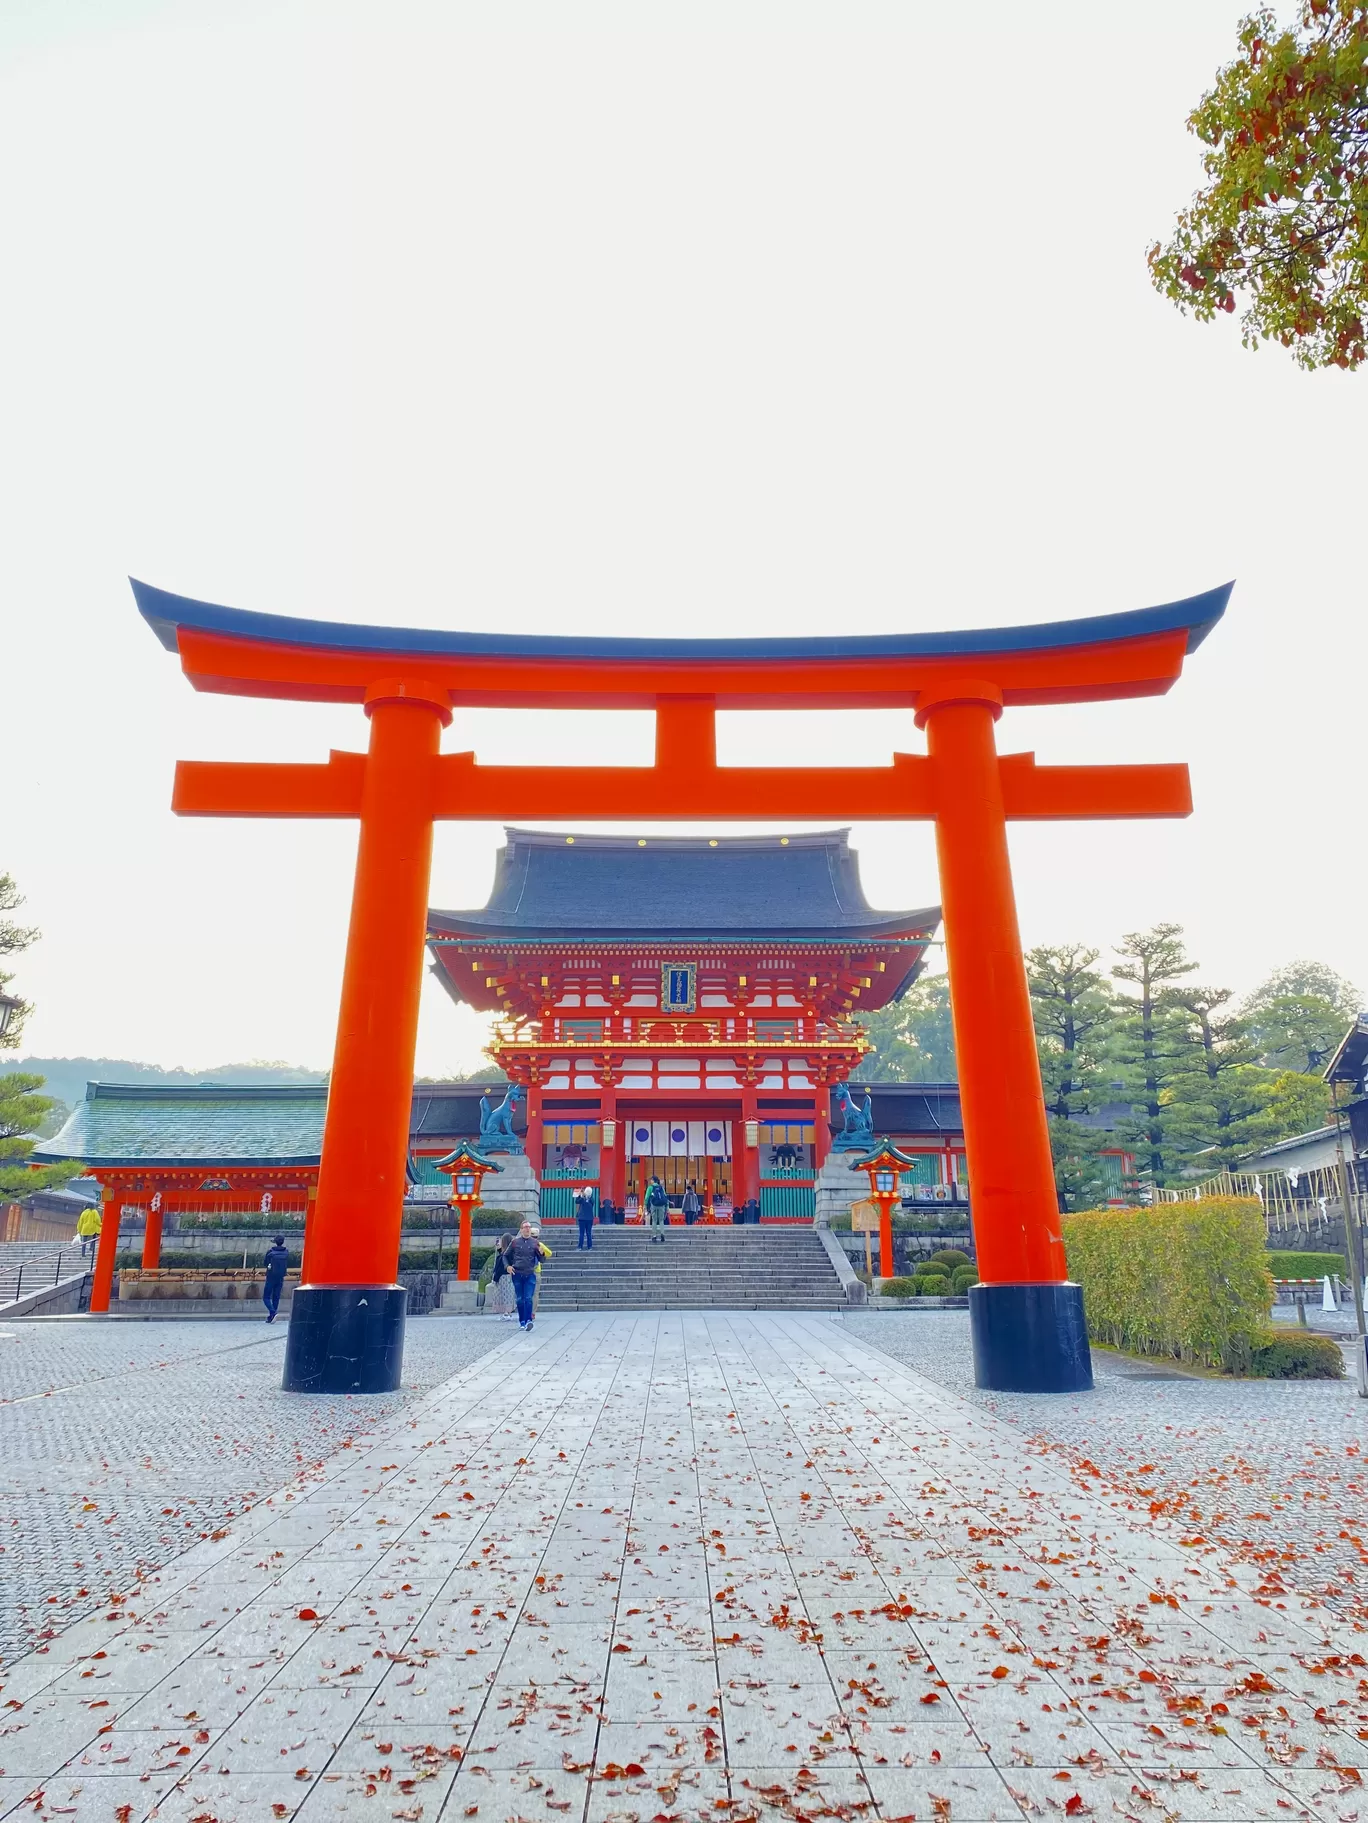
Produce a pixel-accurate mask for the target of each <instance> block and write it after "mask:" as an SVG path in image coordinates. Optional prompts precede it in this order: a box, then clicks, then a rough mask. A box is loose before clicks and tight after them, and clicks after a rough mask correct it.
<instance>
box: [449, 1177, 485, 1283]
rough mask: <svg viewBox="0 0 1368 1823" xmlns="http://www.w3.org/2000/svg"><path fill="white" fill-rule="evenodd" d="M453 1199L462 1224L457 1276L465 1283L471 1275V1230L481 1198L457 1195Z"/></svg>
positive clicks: (457, 1257) (458, 1218)
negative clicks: (476, 1207)
mask: <svg viewBox="0 0 1368 1823" xmlns="http://www.w3.org/2000/svg"><path fill="white" fill-rule="evenodd" d="M451 1200H452V1202H453V1203H454V1204H455V1205H456V1219H457V1222H458V1223H459V1225H460V1238H459V1239H458V1241H457V1243H456V1277H457V1278H458V1279H460V1280H461V1281H462V1283H464V1282H465V1280H467V1279H468V1278H469V1277H470V1230H471V1228H472V1226H473V1221H472V1217H473V1215H474V1212H475V1205H476V1203H477V1202H479V1200H480V1199H479V1198H478V1197H476V1196H455V1197H453V1198H452V1199H451Z"/></svg>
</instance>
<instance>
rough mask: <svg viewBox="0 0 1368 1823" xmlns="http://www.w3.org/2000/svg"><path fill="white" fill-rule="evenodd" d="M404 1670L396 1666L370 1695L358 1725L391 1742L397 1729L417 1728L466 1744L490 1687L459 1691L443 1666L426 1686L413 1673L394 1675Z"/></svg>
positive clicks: (447, 1739) (367, 1696)
mask: <svg viewBox="0 0 1368 1823" xmlns="http://www.w3.org/2000/svg"><path fill="white" fill-rule="evenodd" d="M402 1671H403V1668H402V1667H401V1666H398V1665H396V1666H394V1667H393V1670H392V1672H391V1674H390V1675H388V1676H386V1677H385V1679H384V1680H383V1681H382V1682H381V1683H380V1684H379V1685H378V1686H377V1688H376V1689H375V1690H373V1691H370V1692H367V1693H366V1700H365V1703H364V1705H363V1706H362V1710H361V1718H360V1722H359V1724H358V1726H359V1727H360V1728H361V1729H362V1730H363V1731H364V1730H367V1729H372V1728H373V1729H374V1730H375V1731H376V1735H377V1738H378V1739H380V1740H389V1739H390V1738H391V1737H392V1736H393V1734H394V1732H395V1730H396V1729H403V1728H405V1727H414V1728H424V1729H427V1730H429V1731H431V1730H432V1729H438V1730H440V1731H443V1732H442V1733H441V1738H442V1739H443V1740H445V1741H464V1740H465V1739H466V1737H467V1736H468V1735H469V1733H470V1730H471V1728H472V1727H473V1726H474V1724H475V1718H476V1717H477V1716H478V1714H479V1712H480V1706H481V1704H482V1703H483V1702H484V1700H485V1693H486V1691H487V1689H488V1686H487V1685H486V1684H484V1683H483V1682H481V1684H480V1687H479V1690H478V1691H477V1692H472V1691H467V1690H465V1689H457V1688H455V1687H454V1686H453V1683H452V1680H451V1678H450V1677H448V1676H447V1675H446V1673H445V1670H444V1669H443V1668H441V1667H439V1668H438V1673H437V1675H436V1677H435V1678H434V1681H433V1682H432V1683H424V1682H423V1681H422V1676H420V1675H417V1674H415V1673H414V1672H412V1671H409V1672H408V1673H407V1674H406V1675H401V1676H400V1677H398V1678H396V1677H395V1676H394V1675H393V1672H400V1673H402ZM432 1739H434V1740H436V1739H438V1735H436V1734H434V1735H432Z"/></svg>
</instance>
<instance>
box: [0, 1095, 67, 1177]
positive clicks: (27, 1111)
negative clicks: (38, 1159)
mask: <svg viewBox="0 0 1368 1823" xmlns="http://www.w3.org/2000/svg"><path fill="white" fill-rule="evenodd" d="M42 1086H43V1079H42V1077H41V1076H29V1075H26V1074H24V1073H23V1072H21V1071H18V1070H15V1071H13V1072H11V1073H9V1074H6V1075H4V1076H0V1196H2V1197H24V1196H31V1195H32V1194H33V1192H34V1191H35V1190H51V1189H53V1188H54V1187H55V1186H56V1185H58V1184H64V1183H66V1181H67V1179H68V1178H72V1177H75V1176H76V1175H77V1174H78V1173H79V1171H80V1169H81V1167H80V1165H79V1164H62V1165H40V1166H36V1167H35V1166H33V1165H29V1164H26V1163H25V1160H26V1159H27V1158H28V1157H29V1155H30V1153H31V1152H32V1151H33V1148H34V1146H35V1145H36V1144H37V1140H36V1139H35V1137H34V1136H35V1134H36V1133H37V1132H38V1129H39V1128H40V1127H41V1126H42V1124H43V1121H44V1119H45V1118H46V1117H47V1115H48V1114H50V1113H51V1112H52V1110H53V1108H55V1107H56V1105H57V1104H56V1102H55V1101H54V1100H53V1099H52V1097H51V1096H50V1095H40V1094H39V1093H38V1091H39V1090H40V1089H41V1088H42Z"/></svg>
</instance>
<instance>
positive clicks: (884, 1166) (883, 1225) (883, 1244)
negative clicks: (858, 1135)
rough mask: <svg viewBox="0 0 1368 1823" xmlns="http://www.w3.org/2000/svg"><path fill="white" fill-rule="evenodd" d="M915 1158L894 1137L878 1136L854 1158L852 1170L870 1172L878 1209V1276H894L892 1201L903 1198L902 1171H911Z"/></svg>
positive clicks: (870, 1183)
mask: <svg viewBox="0 0 1368 1823" xmlns="http://www.w3.org/2000/svg"><path fill="white" fill-rule="evenodd" d="M916 1162H917V1161H916V1159H915V1158H912V1157H910V1156H909V1155H908V1154H907V1153H906V1152H900V1151H899V1150H898V1148H897V1147H896V1146H895V1145H894V1144H893V1141H892V1140H891V1139H876V1140H875V1142H874V1144H873V1147H872V1148H871V1150H870V1151H868V1152H866V1153H864V1154H863V1156H862V1157H860V1158H852V1159H851V1161H850V1169H851V1170H852V1171H861V1170H863V1171H867V1172H868V1173H869V1195H870V1200H871V1201H872V1202H874V1203H876V1204H877V1205H878V1210H879V1277H880V1278H883V1279H891V1278H892V1277H893V1205H894V1203H896V1202H898V1201H900V1199H901V1197H902V1188H901V1183H900V1177H901V1174H902V1172H904V1171H911V1170H912V1169H914V1167H915V1166H916Z"/></svg>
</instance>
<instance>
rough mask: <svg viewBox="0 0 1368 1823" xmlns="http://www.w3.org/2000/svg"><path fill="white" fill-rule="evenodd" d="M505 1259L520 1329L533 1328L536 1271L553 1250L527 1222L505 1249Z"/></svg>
mask: <svg viewBox="0 0 1368 1823" xmlns="http://www.w3.org/2000/svg"><path fill="white" fill-rule="evenodd" d="M504 1258H505V1259H506V1260H507V1261H508V1269H509V1271H510V1272H511V1273H512V1275H513V1296H514V1297H515V1298H516V1299H517V1304H518V1328H519V1329H531V1327H532V1322H533V1304H534V1302H535V1299H536V1296H537V1269H538V1268H539V1267H540V1265H541V1263H542V1261H543V1260H549V1259H550V1258H551V1249H550V1248H549V1247H548V1246H547V1245H546V1243H545V1242H544V1241H542V1240H539V1239H538V1237H537V1236H536V1235H535V1234H534V1233H533V1231H532V1224H531V1222H524V1223H523V1225H522V1227H521V1228H520V1229H519V1230H518V1232H517V1234H516V1235H515V1236H514V1238H513V1240H512V1241H511V1242H510V1243H509V1245H508V1246H507V1247H506V1248H505V1249H504Z"/></svg>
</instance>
